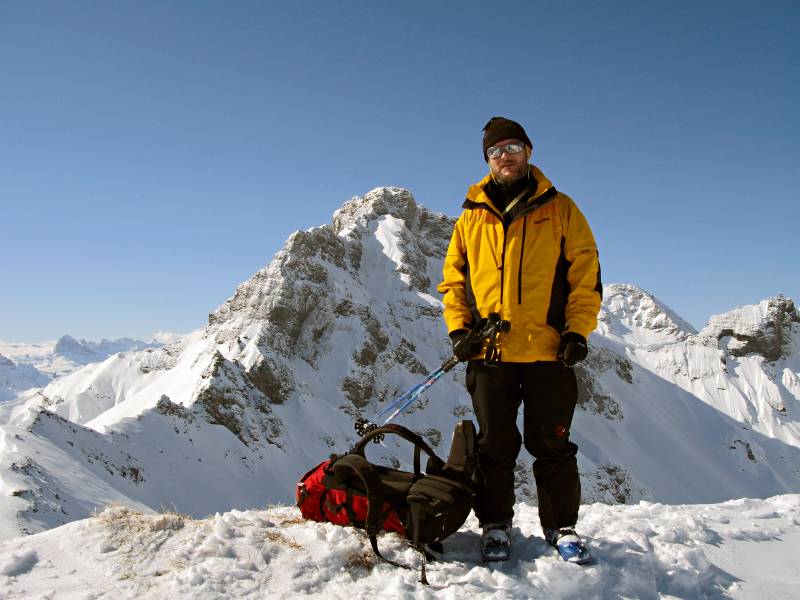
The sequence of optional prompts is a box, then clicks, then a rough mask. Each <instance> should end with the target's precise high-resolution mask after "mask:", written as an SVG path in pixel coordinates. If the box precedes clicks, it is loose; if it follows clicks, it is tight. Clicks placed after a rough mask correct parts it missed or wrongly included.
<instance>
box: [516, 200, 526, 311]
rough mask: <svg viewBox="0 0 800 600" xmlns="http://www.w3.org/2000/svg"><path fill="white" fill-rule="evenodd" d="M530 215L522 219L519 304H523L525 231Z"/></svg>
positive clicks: (518, 281) (518, 276) (518, 280)
mask: <svg viewBox="0 0 800 600" xmlns="http://www.w3.org/2000/svg"><path fill="white" fill-rule="evenodd" d="M527 225H528V215H525V218H523V219H522V248H521V249H520V251H519V271H518V272H517V304H522V259H523V258H525V232H526V231H527V230H528V227H527Z"/></svg>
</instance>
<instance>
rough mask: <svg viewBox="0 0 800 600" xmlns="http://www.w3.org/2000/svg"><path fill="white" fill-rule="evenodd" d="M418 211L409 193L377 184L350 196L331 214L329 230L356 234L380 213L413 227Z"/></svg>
mask: <svg viewBox="0 0 800 600" xmlns="http://www.w3.org/2000/svg"><path fill="white" fill-rule="evenodd" d="M420 211H424V212H428V211H427V209H425V208H424V207H418V206H417V203H416V201H415V200H414V196H412V195H411V192H409V191H408V190H405V189H403V188H397V187H379V188H375V189H374V190H372V191H369V192H367V193H366V194H364V195H363V196H354V197H353V198H351V199H350V200H348V201H347V202H345V203H344V204H343V205H342V206H341V208H339V209H338V210H336V212H334V213H333V223H332V225H333V231H334V233H336V235H343V236H346V235H353V234H355V235H359V233H361V232H364V231H365V230H367V229H368V227H369V222H370V221H374V220H375V219H377V218H379V217H381V216H382V215H392V216H393V217H396V218H398V219H402V220H403V221H404V222H405V224H406V226H407V227H409V228H413V227H414V225H415V223H416V220H417V217H418V215H419V213H420Z"/></svg>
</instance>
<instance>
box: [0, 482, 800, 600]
mask: <svg viewBox="0 0 800 600" xmlns="http://www.w3.org/2000/svg"><path fill="white" fill-rule="evenodd" d="M516 509H517V516H516V524H517V527H515V528H514V530H513V549H512V560H510V561H508V562H507V563H496V564H489V565H485V564H481V563H480V559H479V551H478V540H479V533H478V531H479V529H478V524H477V521H476V520H475V518H474V516H471V517H470V519H468V521H467V523H466V524H465V526H464V527H463V528H462V529H461V530H460V531H459V532H457V533H456V534H455V535H453V536H452V537H450V538H449V539H448V540H446V542H445V558H444V560H442V561H437V562H432V563H429V567H428V579H429V581H430V583H431V585H430V586H427V587H426V586H423V585H421V584H419V583H418V581H417V580H418V578H419V570H418V567H419V556H418V554H417V553H416V552H415V551H413V550H412V549H410V548H409V547H408V546H407V545H406V544H405V543H404V542H403V541H402V540H401V539H400V538H399V537H398V536H396V535H394V534H391V535H382V536H381V537H380V538H379V546H380V548H381V551H382V552H384V555H385V556H387V557H389V558H392V559H393V560H396V561H398V562H401V563H403V564H407V565H409V566H411V567H412V569H410V570H405V569H400V568H397V567H394V566H391V565H388V564H386V563H383V562H380V561H377V560H376V559H375V557H374V556H373V554H372V552H371V550H370V547H369V541H368V539H367V537H366V535H365V534H364V533H363V532H361V531H359V530H356V529H353V528H343V527H337V526H335V525H330V524H327V523H314V522H307V521H304V520H303V519H302V518H301V517H300V516H299V512H298V511H297V510H296V509H295V508H293V507H285V506H279V507H272V508H268V509H266V510H250V511H231V512H228V513H224V514H216V515H214V516H211V517H208V518H206V519H201V520H193V519H190V518H189V517H186V516H185V515H180V514H176V513H165V514H155V515H153V514H142V513H139V512H136V511H134V510H132V509H129V508H127V507H123V506H111V507H109V508H106V509H105V510H104V511H103V512H101V513H99V514H97V515H96V516H94V517H92V518H89V519H84V520H82V521H77V522H74V523H70V524H68V525H65V526H62V527H59V528H56V529H52V530H50V531H46V532H43V533H40V534H37V535H33V536H29V537H25V538H18V539H15V540H10V541H7V542H4V543H3V544H2V545H0V596H1V597H3V598H8V599H16V598H67V599H72V598H75V599H78V598H80V599H83V600H89V599H97V598H101V597H114V598H141V597H147V598H157V599H158V598H165V599H166V598H169V599H170V600H175V599H177V598H198V599H207V598H302V597H319V598H342V599H345V598H346V599H348V600H352V599H354V598H369V597H373V596H378V595H380V597H384V598H444V599H453V600H455V599H460V598H464V597H471V598H512V599H516V598H519V599H522V598H554V597H555V598H565V597H571V596H574V595H577V594H580V597H582V598H619V597H624V598H715V597H719V598H722V597H733V598H756V597H758V598H763V597H765V596H764V594H765V593H767V596H769V592H770V590H772V591H774V592H778V591H781V590H789V589H793V587H797V586H800V572H799V570H798V567H797V566H795V567H794V570H792V568H791V566H790V565H791V564H792V563H791V562H786V565H787V566H786V567H785V568H784V569H783V570H782V572H781V573H780V575H779V577H778V583H777V584H776V585H777V587H774V588H766V589H765V588H764V587H763V586H762V585H760V582H761V580H764V581H772V579H773V575H772V574H771V572H770V564H769V563H768V562H766V561H765V560H763V559H762V560H761V561H758V559H757V557H758V556H763V557H774V556H781V555H787V554H788V555H793V556H797V553H798V550H800V495H784V496H776V497H773V498H769V499H767V500H734V501H730V502H725V503H722V504H706V505H665V504H657V503H649V502H640V503H639V504H637V505H628V506H611V505H605V504H592V505H586V506H583V507H582V509H581V519H580V521H579V531H580V532H581V533H582V535H583V537H584V538H585V539H586V540H587V541H588V543H589V545H590V547H591V548H592V551H593V553H594V555H595V559H596V560H595V562H594V563H593V564H590V565H588V566H584V567H580V566H577V565H573V564H568V563H565V562H563V561H561V560H560V559H559V558H558V557H557V555H556V552H555V550H553V549H552V548H551V547H550V546H548V545H547V544H546V543H545V542H544V540H543V539H542V537H541V536H542V533H541V529H540V528H539V527H538V524H537V523H538V518H537V515H536V508H535V507H531V506H529V505H526V504H522V503H520V504H518V505H517V507H516ZM753 544H755V545H756V548H752V545H753ZM740 548H750V550H749V552H747V553H745V554H744V555H743V556H744V557H745V558H741V559H740V558H737V557H738V555H739V553H740ZM795 565H796V562H795ZM774 597H778V596H774Z"/></svg>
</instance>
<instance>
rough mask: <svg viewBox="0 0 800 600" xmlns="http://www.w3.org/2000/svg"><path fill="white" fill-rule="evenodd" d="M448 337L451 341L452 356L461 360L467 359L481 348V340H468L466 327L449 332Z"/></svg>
mask: <svg viewBox="0 0 800 600" xmlns="http://www.w3.org/2000/svg"><path fill="white" fill-rule="evenodd" d="M450 339H451V340H452V342H453V356H455V357H456V358H457V359H458V360H460V361H461V362H464V361H467V360H469V359H470V358H472V357H473V356H475V355H476V354H477V353H478V352H480V351H481V349H482V348H483V340H481V339H477V340H475V339H473V340H470V339H469V331H467V330H466V329H457V330H455V331H454V332H452V333H451V334H450Z"/></svg>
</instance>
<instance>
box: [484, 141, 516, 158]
mask: <svg viewBox="0 0 800 600" xmlns="http://www.w3.org/2000/svg"><path fill="white" fill-rule="evenodd" d="M524 148H525V144H523V143H522V142H511V143H510V144H505V145H504V146H491V147H490V148H487V149H486V156H487V157H489V158H500V157H501V156H502V155H503V152H507V153H508V154H519V153H520V152H522V150H523V149H524Z"/></svg>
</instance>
